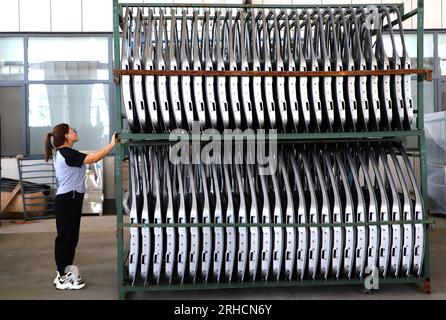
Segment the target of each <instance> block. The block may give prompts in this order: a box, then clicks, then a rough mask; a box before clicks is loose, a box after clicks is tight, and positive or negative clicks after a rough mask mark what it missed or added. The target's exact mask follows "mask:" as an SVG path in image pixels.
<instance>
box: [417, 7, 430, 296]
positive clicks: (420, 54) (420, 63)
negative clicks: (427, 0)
mask: <svg viewBox="0 0 446 320" xmlns="http://www.w3.org/2000/svg"><path fill="white" fill-rule="evenodd" d="M417 68H424V0H418V3H417ZM417 106H418V113H417V122H418V123H417V126H418V129H419V130H422V131H423V132H422V133H421V135H420V136H419V137H418V147H419V149H420V150H419V151H420V179H421V192H422V195H423V202H424V219H428V208H427V205H428V190H427V188H428V187H427V168H426V140H425V133H424V75H421V74H419V75H418V76H417ZM424 243H425V256H424V263H423V276H424V278H425V290H426V291H429V292H430V288H426V285H427V284H428V283H429V282H430V257H429V225H426V226H425V241H424Z"/></svg>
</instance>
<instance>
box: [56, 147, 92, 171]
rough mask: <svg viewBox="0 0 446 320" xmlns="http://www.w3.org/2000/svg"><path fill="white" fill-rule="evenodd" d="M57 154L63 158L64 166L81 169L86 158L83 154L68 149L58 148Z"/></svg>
mask: <svg viewBox="0 0 446 320" xmlns="http://www.w3.org/2000/svg"><path fill="white" fill-rule="evenodd" d="M59 152H60V154H61V155H62V156H63V157H64V158H65V162H66V164H67V165H68V166H70V167H78V168H80V167H82V165H83V164H84V160H85V158H86V157H87V155H86V154H85V153H82V152H79V151H77V150H75V149H72V148H68V147H63V148H60V149H59Z"/></svg>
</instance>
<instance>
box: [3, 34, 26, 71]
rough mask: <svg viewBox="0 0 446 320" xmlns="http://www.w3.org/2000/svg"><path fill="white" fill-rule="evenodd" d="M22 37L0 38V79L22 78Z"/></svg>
mask: <svg viewBox="0 0 446 320" xmlns="http://www.w3.org/2000/svg"><path fill="white" fill-rule="evenodd" d="M23 68H24V49H23V38H21V37H1V38H0V80H23Z"/></svg>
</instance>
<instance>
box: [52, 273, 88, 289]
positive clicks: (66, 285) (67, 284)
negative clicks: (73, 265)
mask: <svg viewBox="0 0 446 320" xmlns="http://www.w3.org/2000/svg"><path fill="white" fill-rule="evenodd" d="M56 288H57V289H59V290H79V289H83V288H85V282H83V281H82V279H80V280H79V276H78V275H76V274H74V273H72V272H69V273H67V274H66V275H65V276H62V277H60V278H59V281H58V282H57V284H56Z"/></svg>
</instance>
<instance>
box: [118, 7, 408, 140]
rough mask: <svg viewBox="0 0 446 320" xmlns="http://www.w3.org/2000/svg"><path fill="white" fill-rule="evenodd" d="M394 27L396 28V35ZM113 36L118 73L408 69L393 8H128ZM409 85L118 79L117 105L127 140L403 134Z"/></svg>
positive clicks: (404, 79)
mask: <svg viewBox="0 0 446 320" xmlns="http://www.w3.org/2000/svg"><path fill="white" fill-rule="evenodd" d="M393 24H396V25H398V26H399V27H398V29H397V30H395V31H394V30H393ZM383 26H384V27H386V29H388V32H389V36H390V39H391V48H392V50H391V52H386V50H385V47H384V40H383ZM122 30H123V34H122V61H121V67H122V69H124V70H129V69H134V70H197V71H198V70H218V71H224V70H226V71H353V70H390V69H410V68H411V61H410V57H409V55H408V53H407V50H406V46H405V41H404V31H403V27H402V21H401V15H400V12H399V10H398V8H397V7H391V8H387V7H384V6H383V7H380V8H376V9H375V10H374V11H373V10H371V9H366V8H364V9H358V8H356V9H354V8H345V9H336V10H332V9H329V8H327V9H318V10H312V11H306V10H299V11H295V10H272V9H271V10H258V9H248V10H243V9H240V10H231V9H228V10H226V11H224V12H221V11H218V10H214V11H209V10H195V11H187V10H183V11H182V12H181V13H178V14H177V13H176V10H175V9H166V10H163V9H157V10H156V11H154V10H153V9H150V8H145V10H143V9H136V8H133V10H132V8H128V9H127V10H126V12H125V17H124V19H123V24H122ZM396 33H399V34H400V36H399V37H398V36H396V35H395V34H396ZM398 49H400V50H401V52H399V51H398ZM389 51H390V50H389ZM410 77H411V76H410V75H392V76H391V75H381V76H372V75H370V76H349V77H341V76H339V77H321V78H319V77H285V76H284V77H280V76H279V77H269V76H266V77H259V76H239V77H237V76H231V77H224V76H166V75H157V76H155V75H148V76H142V75H135V76H129V75H126V76H123V77H122V83H121V84H122V85H121V88H122V105H123V107H124V109H125V114H126V117H127V120H128V124H129V126H130V129H131V130H132V132H136V133H137V132H170V131H171V130H173V129H175V128H183V129H189V130H190V129H192V123H193V122H194V121H198V122H199V124H200V127H201V129H205V128H217V129H223V128H254V129H255V128H275V129H279V130H282V131H284V132H320V131H323V132H331V131H338V132H339V131H341V132H342V131H378V130H402V129H404V130H409V129H410V125H411V123H412V120H413V101H412V93H411V81H410Z"/></svg>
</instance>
